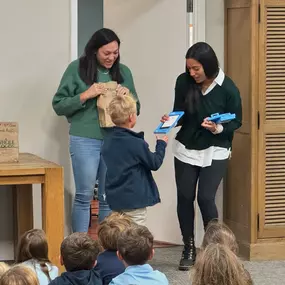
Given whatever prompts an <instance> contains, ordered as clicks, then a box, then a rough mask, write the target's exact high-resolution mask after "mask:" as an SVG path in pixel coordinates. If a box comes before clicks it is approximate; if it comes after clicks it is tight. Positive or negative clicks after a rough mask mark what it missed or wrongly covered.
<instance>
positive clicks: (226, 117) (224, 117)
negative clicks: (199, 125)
mask: <svg viewBox="0 0 285 285" xmlns="http://www.w3.org/2000/svg"><path fill="white" fill-rule="evenodd" d="M235 118H236V114H232V113H224V114H219V113H215V114H212V115H211V117H209V118H208V121H212V122H214V123H216V124H223V123H228V122H230V121H231V120H233V119H235Z"/></svg>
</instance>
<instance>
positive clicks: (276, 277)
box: [151, 246, 285, 285]
mask: <svg viewBox="0 0 285 285" xmlns="http://www.w3.org/2000/svg"><path fill="white" fill-rule="evenodd" d="M181 250H182V247H179V246H177V247H171V248H157V249H156V250H155V257H154V259H153V260H152V261H151V265H152V266H153V267H154V268H155V269H158V270H160V271H161V272H163V273H165V274H166V276H167V277H168V280H169V284H171V285H186V284H187V285H190V281H189V272H181V271H179V270H178V269H177V264H178V261H179V259H180V256H181ZM244 264H245V267H246V269H247V270H248V271H249V272H250V274H251V277H252V279H253V281H254V284H255V285H283V284H285V261H266V262H244Z"/></svg>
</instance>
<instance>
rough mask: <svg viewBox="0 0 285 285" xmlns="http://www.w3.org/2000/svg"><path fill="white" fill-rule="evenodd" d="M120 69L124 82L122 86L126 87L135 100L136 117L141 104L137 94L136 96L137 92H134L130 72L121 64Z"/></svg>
mask: <svg viewBox="0 0 285 285" xmlns="http://www.w3.org/2000/svg"><path fill="white" fill-rule="evenodd" d="M121 68H122V75H123V77H124V80H125V81H124V83H123V84H122V85H123V86H125V87H127V88H128V89H129V90H130V92H131V94H132V95H133V96H134V98H135V99H136V102H137V115H139V114H140V109H141V104H140V100H139V98H138V94H137V91H136V88H135V84H134V79H133V75H132V72H131V70H130V69H129V68H128V67H127V66H126V65H124V64H121Z"/></svg>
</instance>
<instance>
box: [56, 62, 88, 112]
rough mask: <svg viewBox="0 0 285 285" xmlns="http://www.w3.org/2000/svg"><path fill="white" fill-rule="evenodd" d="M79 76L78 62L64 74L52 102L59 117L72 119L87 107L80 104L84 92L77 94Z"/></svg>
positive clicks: (71, 65)
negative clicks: (76, 113)
mask: <svg viewBox="0 0 285 285" xmlns="http://www.w3.org/2000/svg"><path fill="white" fill-rule="evenodd" d="M78 76H79V74H78V62H72V63H71V64H70V65H69V66H68V67H67V69H66V71H65V72H64V74H63V76H62V79H61V81H60V84H59V87H58V90H57V92H56V94H55V95H54V97H53V100H52V106H53V109H54V111H55V112H56V114H57V115H58V116H66V117H70V116H72V115H73V114H74V113H75V112H77V111H78V110H80V109H83V108H84V107H85V104H82V103H81V102H80V94H81V93H82V92H80V93H79V94H77V93H76V89H77V82H78Z"/></svg>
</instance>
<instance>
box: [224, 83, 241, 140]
mask: <svg viewBox="0 0 285 285" xmlns="http://www.w3.org/2000/svg"><path fill="white" fill-rule="evenodd" d="M226 92H227V102H226V110H227V112H229V113H234V114H236V118H235V119H234V120H232V121H230V122H228V123H225V124H223V131H222V133H221V134H228V133H233V132H234V131H235V130H237V129H238V128H240V127H241V125H242V103H241V97H240V93H239V90H238V88H237V87H236V86H235V85H234V83H233V82H232V86H229V87H228V88H227V89H226Z"/></svg>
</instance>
